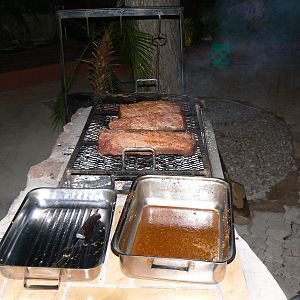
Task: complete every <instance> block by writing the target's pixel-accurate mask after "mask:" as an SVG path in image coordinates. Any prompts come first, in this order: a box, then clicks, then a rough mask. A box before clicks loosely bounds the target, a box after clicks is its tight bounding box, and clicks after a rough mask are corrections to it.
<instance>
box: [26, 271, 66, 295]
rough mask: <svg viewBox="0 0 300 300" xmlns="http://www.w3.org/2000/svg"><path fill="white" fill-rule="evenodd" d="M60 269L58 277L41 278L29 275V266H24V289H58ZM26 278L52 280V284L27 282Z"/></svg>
mask: <svg viewBox="0 0 300 300" xmlns="http://www.w3.org/2000/svg"><path fill="white" fill-rule="evenodd" d="M61 273H62V272H61V270H59V275H58V278H42V277H38V276H30V274H29V268H26V271H25V274H24V281H23V286H24V288H26V289H31V290H58V289H59V287H60V282H61V275H62V274H61ZM28 280H34V281H35V282H36V281H39V280H41V281H42V280H45V281H51V282H54V284H36V283H35V284H29V283H28Z"/></svg>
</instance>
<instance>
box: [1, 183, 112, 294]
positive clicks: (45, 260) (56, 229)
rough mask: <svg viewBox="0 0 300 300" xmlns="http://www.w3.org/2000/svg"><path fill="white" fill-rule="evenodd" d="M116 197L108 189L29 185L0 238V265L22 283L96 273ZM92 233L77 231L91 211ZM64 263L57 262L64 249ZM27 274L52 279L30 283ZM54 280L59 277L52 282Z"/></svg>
mask: <svg viewBox="0 0 300 300" xmlns="http://www.w3.org/2000/svg"><path fill="white" fill-rule="evenodd" d="M115 201H116V193H115V192H114V191H112V190H108V189H56V188H39V189H35V190H32V191H30V192H29V193H28V194H27V195H26V197H25V199H24V201H23V203H22V205H21V207H20V209H19V211H18V212H17V214H16V216H15V218H14V220H13V221H12V223H11V225H10V227H9V228H8V230H7V232H6V233H5V235H4V237H3V239H2V240H1V243H0V262H1V264H0V270H1V273H2V274H3V275H4V276H6V277H8V278H15V279H24V286H25V287H34V288H50V289H52V288H58V287H59V282H60V281H71V280H91V279H93V278H95V277H96V276H98V274H99V273H100V270H101V265H102V264H103V262H104V257H105V252H106V248H107V243H108V237H109V233H110V227H111V222H112V217H113V212H114V206H115ZM99 213H100V215H101V218H100V220H97V222H94V224H92V223H91V224H90V225H91V227H90V234H89V235H90V238H89V240H88V241H85V242H83V243H82V242H78V243H77V241H79V240H78V238H77V237H76V234H78V232H79V231H80V229H81V228H82V226H83V225H84V224H87V222H88V220H91V216H93V215H95V214H99ZM66 252H68V255H69V256H70V257H69V258H68V259H67V260H65V261H64V263H63V265H61V264H57V262H59V261H60V260H61V259H63V258H64V256H65V255H66V256H67V253H66ZM29 279H41V280H51V281H55V284H53V283H52V282H51V284H50V283H49V284H46V285H45V284H43V285H34V286H32V285H30V284H29V283H28V282H29ZM56 282H58V283H56Z"/></svg>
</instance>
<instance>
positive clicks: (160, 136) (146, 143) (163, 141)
mask: <svg viewBox="0 0 300 300" xmlns="http://www.w3.org/2000/svg"><path fill="white" fill-rule="evenodd" d="M139 147H148V148H153V149H155V151H156V154H157V155H160V154H178V155H192V154H193V153H194V152H195V150H196V139H195V136H194V134H193V133H186V132H172V131H151V130H140V131H130V130H100V133H99V141H98V150H99V153H100V154H101V155H121V154H122V151H123V149H125V148H139ZM144 154H145V153H144Z"/></svg>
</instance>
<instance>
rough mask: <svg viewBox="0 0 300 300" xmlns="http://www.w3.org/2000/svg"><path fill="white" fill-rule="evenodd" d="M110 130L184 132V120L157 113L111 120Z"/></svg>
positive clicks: (176, 115)
mask: <svg viewBox="0 0 300 300" xmlns="http://www.w3.org/2000/svg"><path fill="white" fill-rule="evenodd" d="M108 127H109V128H110V129H136V130H140V129H144V130H185V129H186V123H185V119H184V117H183V116H182V115H181V114H178V113H171V114H166V113H157V114H155V115H153V114H151V115H148V116H136V117H132V118H118V119H112V120H111V121H110V122H109V125H108Z"/></svg>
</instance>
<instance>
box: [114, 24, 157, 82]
mask: <svg viewBox="0 0 300 300" xmlns="http://www.w3.org/2000/svg"><path fill="white" fill-rule="evenodd" d="M114 37H115V43H116V44H117V45H118V49H119V50H120V52H121V55H122V56H123V59H124V60H125V62H127V64H128V65H129V66H131V68H132V71H133V77H134V80H136V79H139V78H150V77H151V61H152V56H153V46H152V39H151V36H150V34H147V33H145V32H143V31H141V30H140V29H139V28H138V25H137V22H136V21H135V20H132V19H129V20H125V21H123V29H122V32H120V28H119V26H118V24H117V23H115V28H114Z"/></svg>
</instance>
